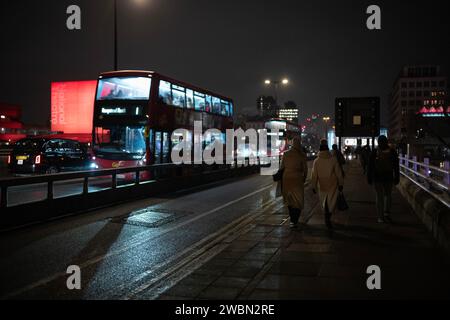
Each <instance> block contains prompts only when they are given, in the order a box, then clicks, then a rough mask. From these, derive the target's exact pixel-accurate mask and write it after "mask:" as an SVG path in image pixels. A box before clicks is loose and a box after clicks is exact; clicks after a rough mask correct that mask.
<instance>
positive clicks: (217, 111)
mask: <svg viewBox="0 0 450 320" xmlns="http://www.w3.org/2000/svg"><path fill="white" fill-rule="evenodd" d="M212 106H213V107H212V112H213V113H215V114H220V99H219V98H216V97H213V98H212Z"/></svg>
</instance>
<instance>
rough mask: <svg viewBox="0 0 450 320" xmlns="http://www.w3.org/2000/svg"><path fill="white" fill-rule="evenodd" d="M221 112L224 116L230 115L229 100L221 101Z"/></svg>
mask: <svg viewBox="0 0 450 320" xmlns="http://www.w3.org/2000/svg"><path fill="white" fill-rule="evenodd" d="M220 114H221V115H223V116H228V115H229V106H228V102H227V101H224V100H222V101H221V107H220Z"/></svg>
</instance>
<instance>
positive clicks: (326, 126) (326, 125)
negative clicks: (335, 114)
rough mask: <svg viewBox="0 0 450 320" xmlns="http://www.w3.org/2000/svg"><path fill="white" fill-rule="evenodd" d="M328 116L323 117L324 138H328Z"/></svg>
mask: <svg viewBox="0 0 450 320" xmlns="http://www.w3.org/2000/svg"><path fill="white" fill-rule="evenodd" d="M330 120H331V118H330V117H323V121H324V122H325V139H327V140H328V122H330Z"/></svg>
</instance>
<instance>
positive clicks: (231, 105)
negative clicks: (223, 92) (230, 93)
mask: <svg viewBox="0 0 450 320" xmlns="http://www.w3.org/2000/svg"><path fill="white" fill-rule="evenodd" d="M228 115H229V116H230V117H232V116H233V115H234V111H233V103H232V102H230V112H229V114H228Z"/></svg>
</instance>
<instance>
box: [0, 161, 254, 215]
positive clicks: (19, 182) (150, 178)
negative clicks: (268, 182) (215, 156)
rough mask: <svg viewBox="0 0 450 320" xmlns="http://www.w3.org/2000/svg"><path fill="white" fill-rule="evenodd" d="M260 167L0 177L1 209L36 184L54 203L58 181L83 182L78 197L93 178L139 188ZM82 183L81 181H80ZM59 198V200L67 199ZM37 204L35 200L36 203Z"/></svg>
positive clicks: (113, 185)
mask: <svg viewBox="0 0 450 320" xmlns="http://www.w3.org/2000/svg"><path fill="white" fill-rule="evenodd" d="M252 165H253V166H254V165H256V166H259V165H260V164H259V161H258V162H257V163H250V161H249V160H248V159H246V160H245V161H241V160H240V159H239V161H238V159H235V160H234V161H233V163H232V164H224V165H221V164H218V165H212V166H205V165H177V164H157V165H151V166H142V167H124V168H117V169H103V170H92V171H81V172H71V173H59V174H51V175H38V176H29V177H13V178H0V189H1V191H0V197H1V198H0V208H7V207H8V190H9V189H10V188H12V187H19V186H30V185H38V184H47V196H46V200H50V201H51V200H54V185H55V183H61V182H71V181H72V182H73V181H74V180H83V188H82V192H81V193H80V195H87V194H89V193H92V192H90V191H89V182H90V181H91V180H92V179H93V178H103V179H105V178H106V179H107V180H108V179H109V183H108V185H109V187H108V188H106V189H112V190H115V189H118V188H123V187H133V186H139V185H141V184H146V183H150V182H155V181H158V180H160V179H164V178H170V177H177V176H186V175H195V174H203V173H205V174H206V173H212V172H218V171H224V170H233V169H234V168H240V167H248V166H252ZM124 175H127V177H126V178H122V180H123V181H124V182H125V184H123V185H119V183H118V182H119V180H118V178H119V177H121V176H124ZM80 183H81V181H80ZM69 196H70V195H67V196H62V197H59V198H64V197H69ZM37 201H38V200H37ZM39 201H41V200H39Z"/></svg>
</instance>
